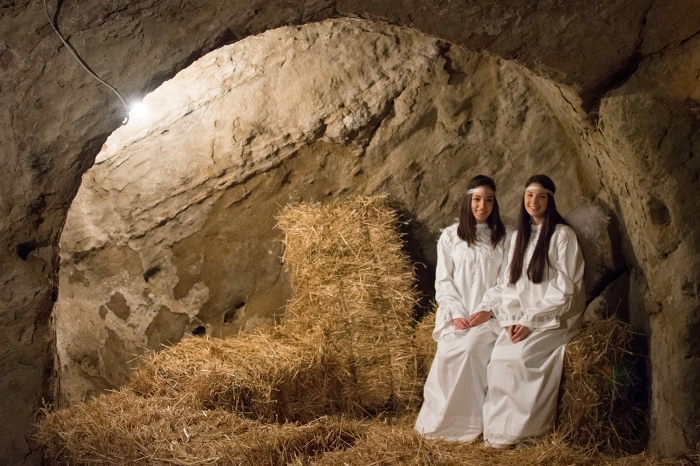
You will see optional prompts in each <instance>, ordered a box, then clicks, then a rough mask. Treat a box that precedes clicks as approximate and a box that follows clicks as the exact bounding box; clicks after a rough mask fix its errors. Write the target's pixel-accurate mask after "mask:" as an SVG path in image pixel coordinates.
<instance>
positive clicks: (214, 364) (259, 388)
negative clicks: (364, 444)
mask: <svg viewBox="0 0 700 466" xmlns="http://www.w3.org/2000/svg"><path fill="white" fill-rule="evenodd" d="M347 379H348V376H347V374H346V373H345V372H343V371H342V370H341V367H340V366H339V365H338V364H337V362H336V361H335V360H334V359H333V355H332V354H330V352H329V349H328V347H327V345H326V344H325V342H323V341H319V340H317V339H313V338H311V337H310V336H309V335H290V334H289V333H287V332H285V331H284V330H283V329H282V328H280V327H274V328H271V329H266V330H262V329H258V330H256V331H255V332H253V333H250V334H241V335H239V336H238V337H236V338H231V339H226V340H221V339H199V338H191V339H187V340H183V341H182V342H180V343H179V344H178V345H175V346H172V347H170V348H166V349H164V350H163V351H161V352H160V353H158V354H157V355H155V356H154V357H153V358H152V359H150V360H148V361H147V362H146V363H145V365H144V366H143V367H142V368H141V369H140V370H139V371H138V372H136V373H135V374H134V375H133V377H132V379H131V380H130V381H129V383H128V384H127V387H128V388H129V389H131V390H133V391H134V392H135V393H138V394H140V395H143V396H157V397H162V398H166V399H170V400H172V401H176V400H179V399H181V398H182V397H183V396H185V397H187V403H188V404H190V405H192V406H195V407H196V408H197V409H216V408H221V409H225V410H228V411H235V412H237V413H239V414H241V415H244V416H247V417H250V418H252V419H261V420H265V421H267V422H284V421H299V422H309V421H311V420H313V419H316V418H318V417H320V416H323V415H326V414H334V413H337V412H341V411H342V405H341V404H340V400H338V399H337V396H336V393H337V392H338V391H339V387H341V386H343V385H344V384H345V383H346V382H347Z"/></svg>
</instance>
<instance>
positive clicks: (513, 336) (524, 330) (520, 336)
mask: <svg viewBox="0 0 700 466" xmlns="http://www.w3.org/2000/svg"><path fill="white" fill-rule="evenodd" d="M530 333H531V330H530V329H529V328H528V327H525V326H524V325H511V326H510V327H508V336H509V337H510V341H512V342H513V343H518V342H520V341H523V340H524V339H525V338H527V336H528V335H530Z"/></svg>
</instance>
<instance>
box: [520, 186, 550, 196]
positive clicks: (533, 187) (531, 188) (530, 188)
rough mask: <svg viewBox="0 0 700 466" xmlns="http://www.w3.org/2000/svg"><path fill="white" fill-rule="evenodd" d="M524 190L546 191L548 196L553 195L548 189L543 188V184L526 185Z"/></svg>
mask: <svg viewBox="0 0 700 466" xmlns="http://www.w3.org/2000/svg"><path fill="white" fill-rule="evenodd" d="M525 191H526V192H527V191H534V192H537V193H547V194H549V195H550V196H554V193H553V192H552V191H550V190H549V189H547V188H545V187H544V186H528V187H527V188H525Z"/></svg>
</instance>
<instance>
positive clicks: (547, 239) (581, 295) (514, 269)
mask: <svg viewBox="0 0 700 466" xmlns="http://www.w3.org/2000/svg"><path fill="white" fill-rule="evenodd" d="M555 191H556V188H555V186H554V183H553V182H552V180H551V179H549V177H547V176H545V175H535V176H533V177H531V178H530V179H529V180H528V181H527V184H526V187H525V193H524V195H523V203H522V207H521V211H520V220H519V225H518V230H517V232H515V233H514V235H513V238H512V240H511V249H512V254H510V257H509V260H508V265H507V267H506V274H505V276H504V277H502V278H500V279H499V280H498V285H497V286H496V287H494V288H492V289H491V290H489V291H488V293H486V295H485V296H484V300H483V301H482V302H481V304H480V305H479V306H478V307H477V308H476V311H492V312H493V313H494V315H495V316H496V318H497V319H498V321H499V323H500V325H501V326H502V327H504V330H503V331H502V332H501V334H500V335H499V336H498V339H497V341H496V344H495V346H494V349H493V352H492V354H491V361H490V363H489V366H488V371H487V377H486V380H487V385H488V393H487V395H486V399H485V402H484V440H485V443H486V444H487V445H490V446H493V447H507V446H509V445H512V444H515V443H518V442H522V441H525V442H527V441H530V440H532V439H534V438H537V437H540V436H542V435H544V434H546V433H547V432H549V431H550V430H551V429H552V428H553V427H554V421H555V417H556V407H557V394H558V391H559V383H560V380H561V372H562V365H563V359H564V347H565V345H566V343H568V342H569V341H570V340H571V339H572V338H573V337H574V336H575V335H576V334H577V333H578V331H579V329H580V327H581V322H582V314H583V310H584V307H585V292H584V287H583V268H584V262H583V257H582V255H581V249H580V247H579V244H578V241H577V240H576V234H575V233H574V231H573V230H572V229H571V228H570V227H569V226H568V225H567V223H566V221H565V220H564V219H563V218H562V217H561V215H559V212H558V211H557V208H556V203H555V201H554V193H555Z"/></svg>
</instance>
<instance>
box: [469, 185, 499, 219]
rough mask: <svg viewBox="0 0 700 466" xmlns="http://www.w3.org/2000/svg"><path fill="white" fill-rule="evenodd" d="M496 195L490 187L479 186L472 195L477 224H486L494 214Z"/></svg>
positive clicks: (473, 213) (472, 205)
mask: <svg viewBox="0 0 700 466" xmlns="http://www.w3.org/2000/svg"><path fill="white" fill-rule="evenodd" d="M495 199H496V195H495V194H494V193H493V191H491V188H489V187H488V186H479V187H477V188H475V189H474V192H473V193H472V204H471V208H472V215H474V218H475V219H476V223H486V220H488V218H489V215H491V212H493V203H494V200H495Z"/></svg>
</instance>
